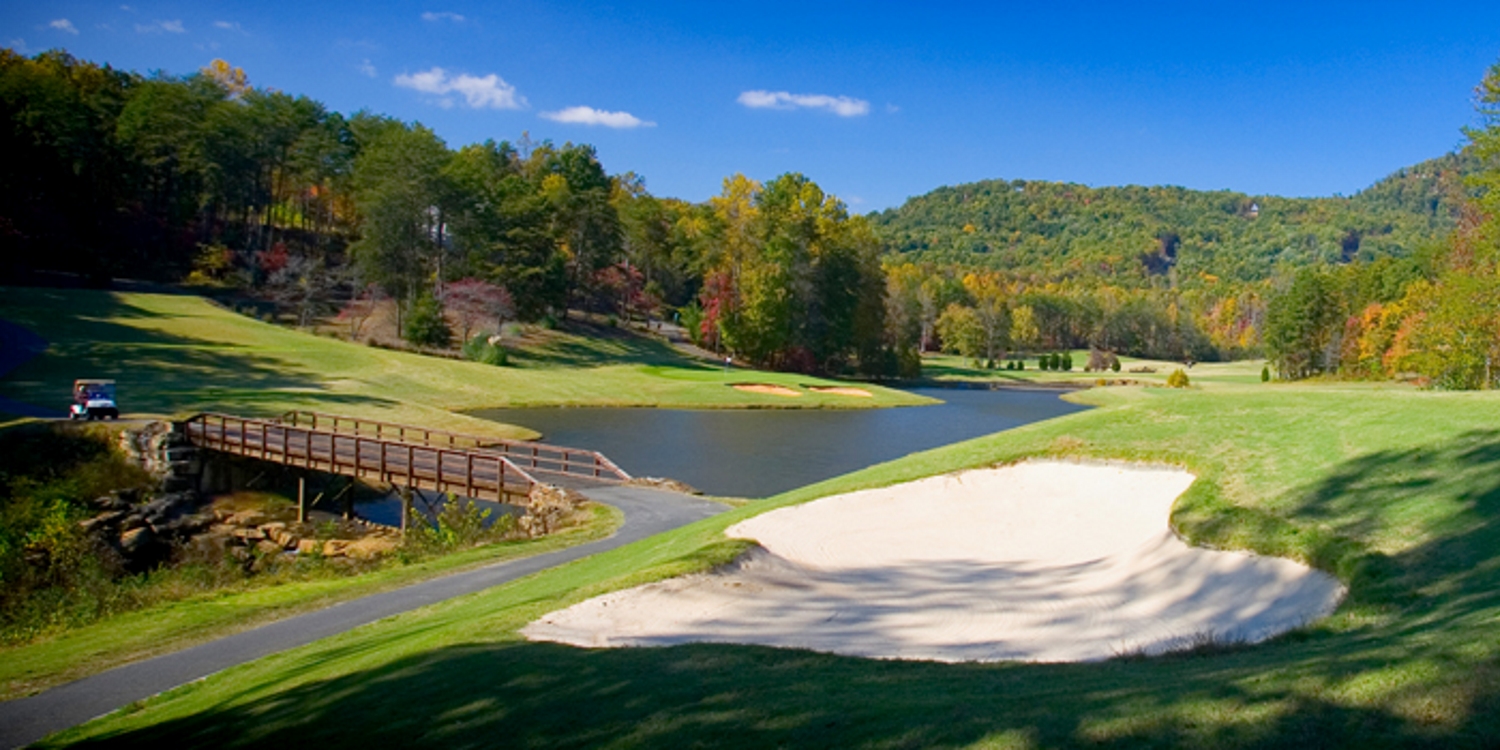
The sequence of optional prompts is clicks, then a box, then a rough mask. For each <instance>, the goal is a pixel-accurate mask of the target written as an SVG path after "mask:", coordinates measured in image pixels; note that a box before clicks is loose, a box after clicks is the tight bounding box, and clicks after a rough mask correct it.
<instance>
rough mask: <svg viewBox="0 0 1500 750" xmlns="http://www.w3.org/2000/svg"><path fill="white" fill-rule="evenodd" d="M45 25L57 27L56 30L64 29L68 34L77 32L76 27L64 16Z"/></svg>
mask: <svg viewBox="0 0 1500 750" xmlns="http://www.w3.org/2000/svg"><path fill="white" fill-rule="evenodd" d="M47 25H48V26H51V27H52V28H54V29H57V30H58V31H66V32H68V33H69V34H77V33H78V27H76V26H74V25H73V22H72V21H69V20H68V19H66V18H59V19H57V20H56V21H53V22H52V23H49V24H47Z"/></svg>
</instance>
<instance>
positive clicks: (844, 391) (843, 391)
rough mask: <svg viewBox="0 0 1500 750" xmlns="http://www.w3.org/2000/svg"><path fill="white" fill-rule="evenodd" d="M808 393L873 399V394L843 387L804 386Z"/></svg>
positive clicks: (861, 389)
mask: <svg viewBox="0 0 1500 750" xmlns="http://www.w3.org/2000/svg"><path fill="white" fill-rule="evenodd" d="M804 387H805V388H807V390H809V391H817V392H818V393H832V394H834V395H835V396H854V397H855V398H875V394H873V393H871V392H869V391H867V390H865V389H863V388H850V387H848V386H843V385H809V386H804Z"/></svg>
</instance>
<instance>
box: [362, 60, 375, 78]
mask: <svg viewBox="0 0 1500 750" xmlns="http://www.w3.org/2000/svg"><path fill="white" fill-rule="evenodd" d="M358 70H359V72H361V73H364V74H365V75H367V76H369V77H371V78H374V77H375V76H377V75H379V73H377V72H376V71H375V66H374V65H373V64H371V63H370V58H368V57H367V58H365V59H364V60H363V61H361V62H360V64H359V68H358Z"/></svg>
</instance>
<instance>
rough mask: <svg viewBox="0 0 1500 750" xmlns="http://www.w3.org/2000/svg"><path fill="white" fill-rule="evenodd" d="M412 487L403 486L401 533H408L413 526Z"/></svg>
mask: <svg viewBox="0 0 1500 750" xmlns="http://www.w3.org/2000/svg"><path fill="white" fill-rule="evenodd" d="M411 496H412V492H411V488H410V487H402V488H401V533H403V534H404V533H406V530H407V528H409V527H410V526H411Z"/></svg>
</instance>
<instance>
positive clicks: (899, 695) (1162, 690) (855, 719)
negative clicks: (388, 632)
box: [86, 644, 1494, 747]
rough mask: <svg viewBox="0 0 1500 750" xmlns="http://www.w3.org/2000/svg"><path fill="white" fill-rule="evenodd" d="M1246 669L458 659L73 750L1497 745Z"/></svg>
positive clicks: (769, 654)
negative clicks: (1004, 742) (1254, 679)
mask: <svg viewBox="0 0 1500 750" xmlns="http://www.w3.org/2000/svg"><path fill="white" fill-rule="evenodd" d="M1281 651H1282V652H1283V654H1285V652H1286V651H1287V650H1286V649H1282V650H1281ZM1246 660H1247V658H1246V656H1245V655H1244V654H1239V655H1235V656H1227V657H1219V658H1200V659H1170V658H1169V659H1165V660H1159V661H1154V662H1144V663H1128V664H1124V663H1103V664H1093V665H1037V666H1018V665H943V664H931V663H910V662H881V661H870V660H862V659H851V658H843V657H836V656H827V655H822V654H814V653H808V652H801V651H786V650H777V649H769V648H758V647H738V646H715V645H692V646H678V647H673V648H666V649H620V650H600V651H587V650H580V649H572V648H568V647H563V646H554V645H543V644H506V645H492V646H456V647H450V648H444V649H439V650H436V651H433V652H430V653H428V654H424V655H421V656H418V657H412V658H408V659H403V660H398V661H395V662H392V663H390V664H388V665H385V666H383V667H380V668H378V669H373V670H370V671H366V672H359V673H355V674H352V675H349V676H346V677H342V678H338V679H333V680H328V681H322V682H314V683H311V684H307V685H302V686H299V687H295V688H292V689H289V690H286V691H284V692H279V693H276V694H275V695H273V696H270V697H250V696H240V697H234V698H230V699H229V700H227V701H225V702H223V703H221V704H219V705H218V706H217V707H215V708H214V709H212V710H209V711H205V712H202V713H199V714H196V715H193V716H189V717H186V718H182V719H178V720H174V721H168V722H164V723H161V724H157V725H155V726H152V727H149V728H146V729H142V730H139V731H135V732H130V733H126V734H121V735H115V736H112V737H104V738H99V739H98V740H94V741H91V742H89V743H86V744H87V745H96V744H97V745H109V746H125V747H137V746H138V747H161V746H165V745H170V746H173V747H186V746H192V747H241V746H304V747H305V746H318V747H371V746H380V747H393V746H415V745H424V746H444V747H477V746H486V747H487V746H505V747H594V746H601V745H614V746H623V747H636V746H644V747H705V746H713V747H722V746H736V747H774V746H815V747H854V746H882V747H883V746H894V747H933V746H948V745H966V744H970V743H975V742H980V741H984V740H990V741H995V740H1000V739H1010V740H1013V741H1016V742H1026V743H1029V744H1034V745H1040V746H1047V747H1056V746H1066V745H1081V744H1095V743H1100V742H1102V743H1122V744H1138V743H1142V744H1147V745H1164V746H1165V745H1192V746H1202V747H1231V746H1250V747H1254V746H1265V747H1271V746H1287V745H1291V744H1294V743H1298V742H1305V741H1306V740H1308V739H1313V738H1321V739H1322V742H1321V743H1319V744H1327V743H1328V742H1335V741H1336V742H1338V743H1347V744H1351V745H1352V744H1357V743H1368V742H1374V743H1375V744H1377V745H1382V746H1384V745H1389V744H1391V743H1392V742H1393V741H1394V742H1403V743H1408V744H1410V743H1412V742H1421V741H1422V740H1423V739H1424V737H1425V739H1426V740H1427V741H1428V742H1431V743H1434V744H1436V743H1437V742H1438V741H1439V740H1447V741H1452V740H1455V739H1458V738H1462V737H1465V736H1467V737H1470V738H1471V739H1472V738H1478V737H1484V736H1491V737H1492V736H1494V735H1493V730H1494V726H1493V724H1494V718H1492V716H1491V715H1489V714H1488V712H1487V711H1485V710H1479V709H1484V708H1487V707H1488V705H1489V704H1486V706H1483V707H1481V706H1474V707H1473V708H1474V709H1476V710H1475V711H1473V712H1472V713H1473V716H1472V718H1471V720H1470V721H1469V722H1466V723H1465V724H1464V726H1462V727H1460V728H1459V729H1458V731H1456V732H1442V733H1440V734H1436V733H1431V728H1429V727H1424V726H1422V725H1421V723H1420V722H1414V721H1412V720H1411V719H1409V718H1405V717H1403V716H1401V715H1399V714H1397V713H1395V712H1392V711H1390V710H1386V709H1383V708H1380V707H1360V706H1348V705H1339V704H1337V703H1335V702H1333V701H1329V700H1324V699H1319V698H1316V697H1308V696H1302V695H1296V694H1293V693H1290V692H1288V691H1286V690H1264V689H1246V688H1245V687H1243V686H1241V685H1239V684H1236V683H1235V682H1234V679H1235V678H1236V677H1240V676H1243V673H1244V669H1243V667H1240V668H1226V664H1225V663H1224V662H1226V661H1228V662H1235V661H1238V662H1244V661H1246ZM1309 661H1310V660H1309V659H1307V658H1306V657H1304V658H1302V659H1296V660H1291V659H1276V660H1273V662H1275V663H1273V664H1271V665H1268V666H1276V667H1281V668H1296V667H1298V666H1299V664H1298V662H1301V663H1302V664H1301V665H1302V666H1305V665H1306V663H1307V662H1309ZM1490 703H1492V701H1491V702H1490ZM1262 713H1263V714H1265V715H1264V716H1256V715H1257V714H1262ZM1251 717H1254V720H1247V719H1248V718H1251Z"/></svg>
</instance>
